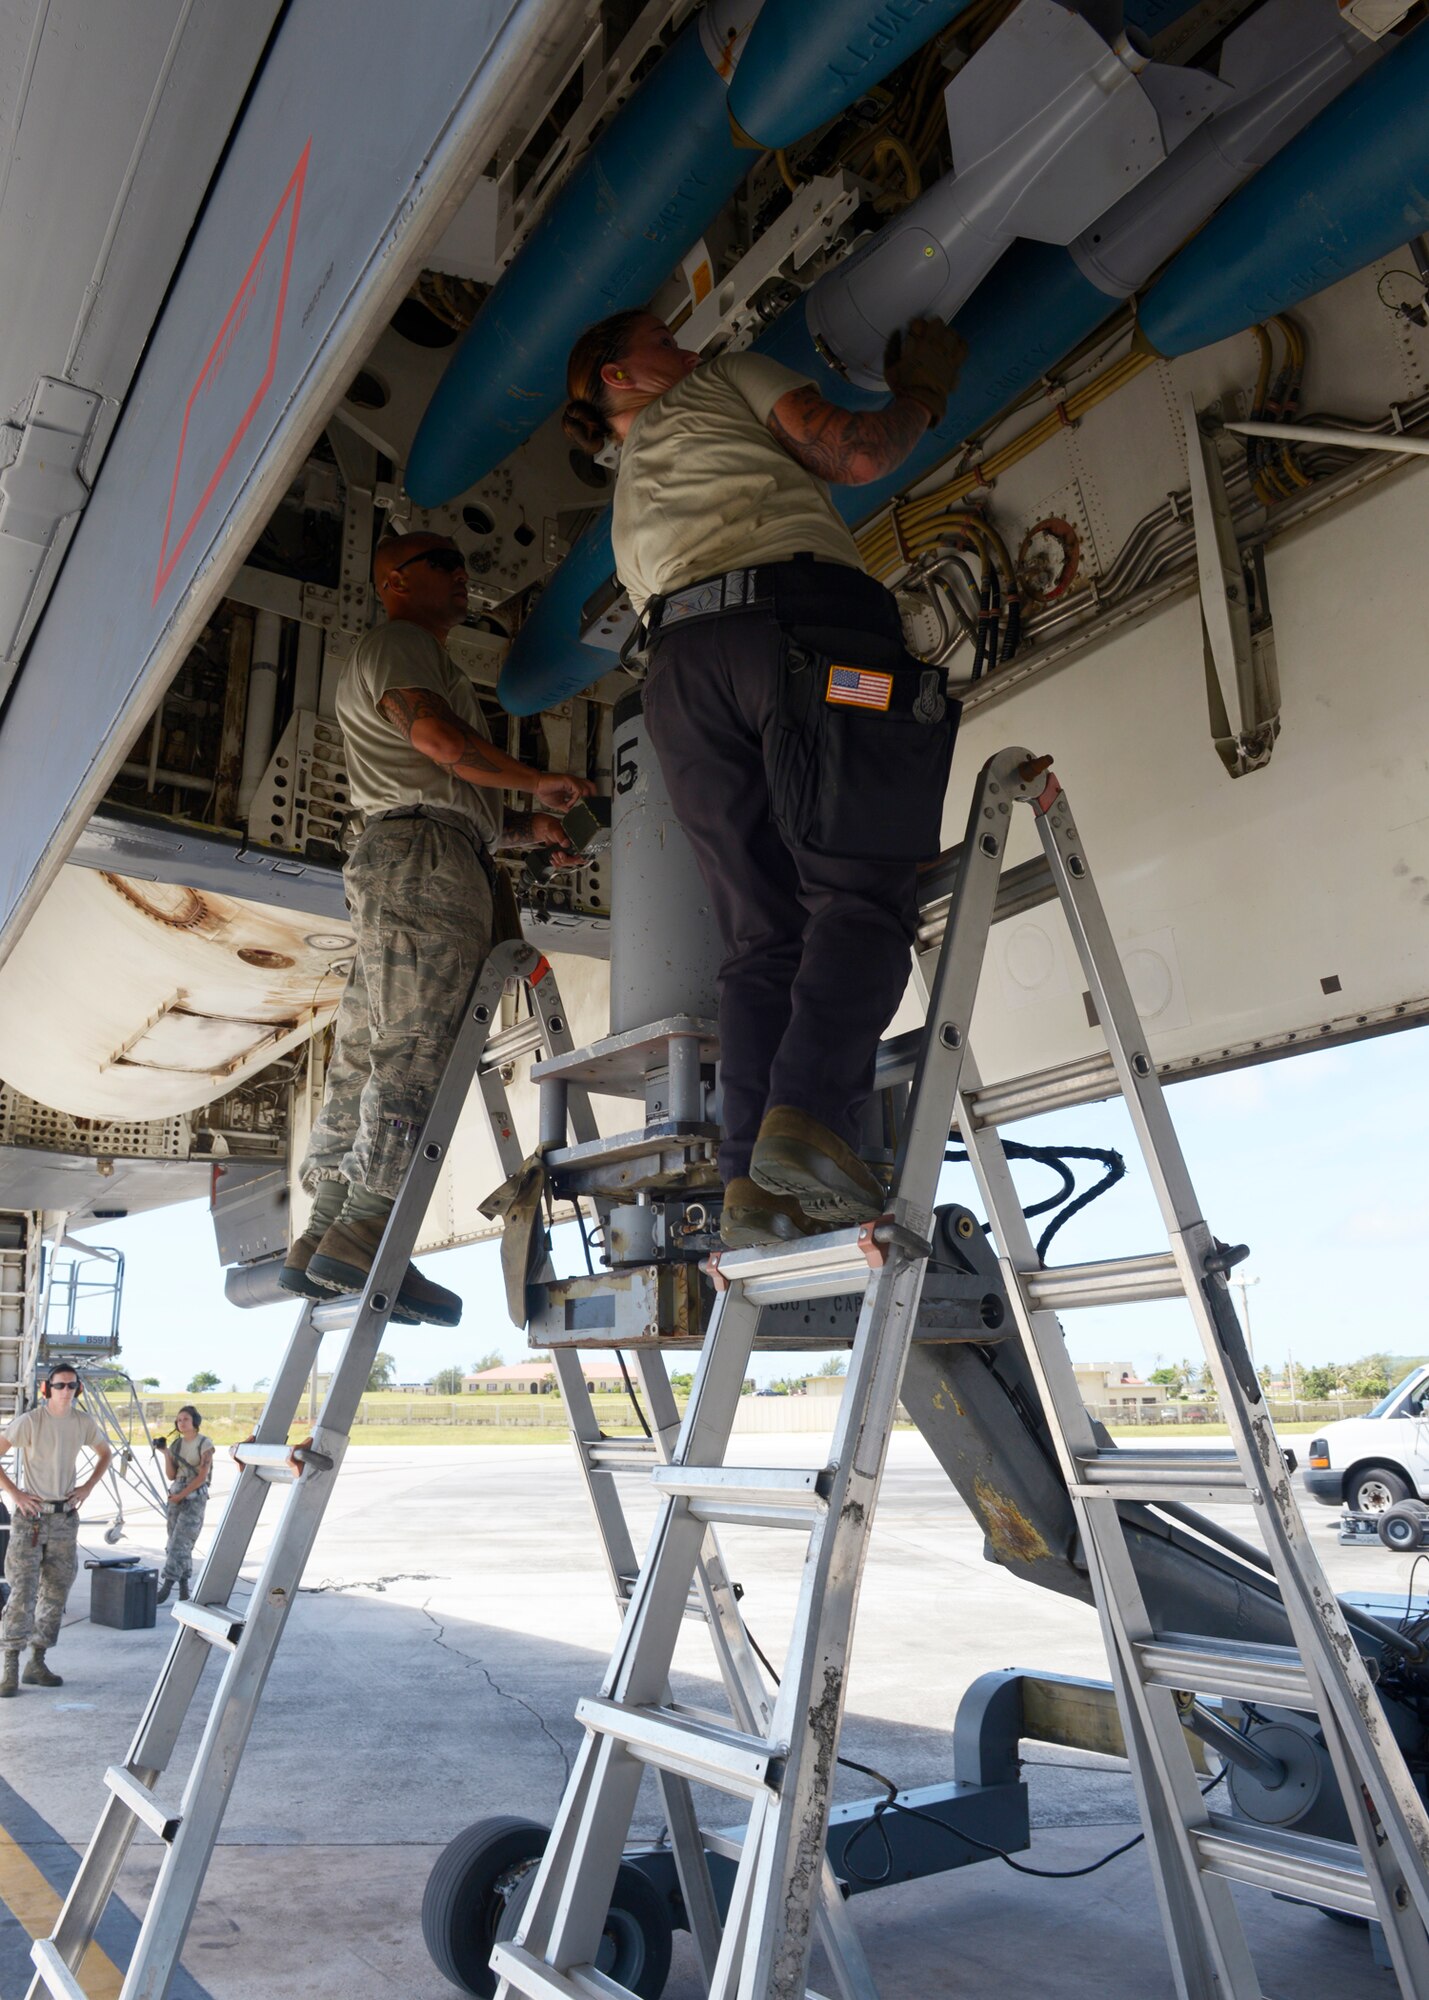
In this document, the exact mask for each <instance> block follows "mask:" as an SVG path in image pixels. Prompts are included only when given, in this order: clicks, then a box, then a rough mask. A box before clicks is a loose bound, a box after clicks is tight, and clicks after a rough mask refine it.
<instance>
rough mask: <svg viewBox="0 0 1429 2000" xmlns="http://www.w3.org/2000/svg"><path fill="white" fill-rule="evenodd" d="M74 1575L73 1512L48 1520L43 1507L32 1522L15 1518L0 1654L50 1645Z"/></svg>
mask: <svg viewBox="0 0 1429 2000" xmlns="http://www.w3.org/2000/svg"><path fill="white" fill-rule="evenodd" d="M78 1569H79V1514H78V1512H77V1511H76V1510H74V1509H67V1510H66V1511H65V1512H63V1513H60V1514H52V1513H51V1512H50V1511H49V1509H48V1507H47V1508H46V1510H45V1512H44V1513H43V1514H39V1515H37V1516H36V1517H35V1519H34V1520H27V1519H26V1517H25V1516H24V1515H23V1514H21V1513H19V1512H18V1511H16V1512H15V1514H14V1517H13V1519H12V1520H11V1522H10V1547H9V1549H8V1550H7V1551H6V1555H5V1581H6V1582H7V1583H8V1584H9V1586H10V1600H9V1602H8V1603H7V1604H6V1606H5V1613H4V1616H3V1617H0V1651H4V1652H10V1653H13V1652H18V1651H19V1649H20V1647H21V1646H39V1647H40V1648H42V1649H43V1648H45V1647H49V1646H53V1645H54V1643H55V1641H56V1640H57V1639H58V1638H59V1636H60V1620H61V1618H63V1616H64V1608H65V1599H66V1598H67V1597H68V1596H69V1593H70V1586H71V1585H72V1584H73V1582H74V1579H75V1574H76V1572H77V1571H78Z"/></svg>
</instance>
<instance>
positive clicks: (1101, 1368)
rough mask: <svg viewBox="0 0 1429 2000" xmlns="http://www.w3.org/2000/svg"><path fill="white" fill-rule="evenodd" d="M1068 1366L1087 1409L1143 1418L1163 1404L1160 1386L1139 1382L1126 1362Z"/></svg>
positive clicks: (1075, 1363)
mask: <svg viewBox="0 0 1429 2000" xmlns="http://www.w3.org/2000/svg"><path fill="white" fill-rule="evenodd" d="M1072 1366H1073V1373H1074V1374H1075V1375H1076V1378H1077V1387H1078V1389H1079V1390H1080V1391H1081V1396H1082V1401H1083V1402H1084V1403H1085V1404H1086V1405H1087V1407H1088V1409H1092V1410H1126V1411H1130V1412H1134V1413H1135V1414H1136V1415H1137V1416H1143V1417H1144V1416H1146V1415H1148V1414H1149V1413H1150V1412H1151V1411H1153V1410H1156V1409H1158V1408H1159V1407H1160V1405H1161V1404H1162V1403H1164V1402H1165V1401H1166V1400H1167V1398H1166V1393H1165V1391H1164V1390H1163V1389H1162V1388H1161V1387H1160V1385H1159V1384H1158V1383H1155V1382H1143V1381H1142V1380H1141V1378H1140V1377H1139V1376H1138V1375H1137V1373H1136V1370H1135V1369H1134V1368H1133V1367H1132V1366H1131V1364H1130V1362H1123V1361H1077V1362H1074V1363H1073V1364H1072Z"/></svg>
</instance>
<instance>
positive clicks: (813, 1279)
mask: <svg viewBox="0 0 1429 2000" xmlns="http://www.w3.org/2000/svg"><path fill="white" fill-rule="evenodd" d="M719 1273H720V1276H721V1277H722V1278H724V1279H726V1280H727V1281H728V1282H729V1283H730V1284H731V1285H733V1284H740V1285H742V1286H743V1287H744V1296H745V1297H746V1298H747V1299H752V1300H753V1301H754V1302H755V1303H756V1304H758V1305H778V1304H780V1303H781V1302H782V1301H783V1300H785V1299H792V1300H795V1301H797V1302H799V1303H802V1302H803V1301H804V1300H806V1299H834V1298H839V1297H841V1296H842V1294H844V1293H845V1292H861V1291H864V1290H866V1289H867V1286H868V1280H869V1277H870V1275H871V1268H870V1265H869V1262H868V1259H867V1258H866V1257H865V1256H864V1254H863V1251H862V1250H861V1249H860V1248H859V1232H858V1230H857V1229H831V1230H829V1231H827V1232H826V1233H825V1234H824V1235H821V1236H806V1237H803V1238H802V1239H801V1240H800V1241H799V1242H797V1243H779V1244H772V1245H770V1246H769V1248H767V1249H764V1248H761V1249H758V1250H726V1251H725V1252H724V1253H723V1254H722V1256H721V1257H720V1260H719Z"/></svg>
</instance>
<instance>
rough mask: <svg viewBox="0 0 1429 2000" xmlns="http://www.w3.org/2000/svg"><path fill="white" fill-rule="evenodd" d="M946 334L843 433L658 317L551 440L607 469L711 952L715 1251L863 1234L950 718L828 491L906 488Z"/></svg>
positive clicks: (949, 366) (908, 357)
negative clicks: (871, 1158)
mask: <svg viewBox="0 0 1429 2000" xmlns="http://www.w3.org/2000/svg"><path fill="white" fill-rule="evenodd" d="M966 351H967V350H966V347H965V344H964V343H963V341H962V340H961V338H960V336H959V335H957V334H956V333H954V332H953V331H951V330H950V329H949V328H948V327H946V326H945V325H943V323H942V322H941V321H939V320H914V321H913V322H912V324H911V325H910V326H909V327H908V329H907V330H906V332H905V333H904V334H903V335H902V336H901V337H900V338H898V339H896V340H895V341H894V342H893V343H891V344H890V350H889V355H888V358H887V364H886V379H887V382H888V386H889V388H890V389H891V390H892V391H893V399H892V401H891V402H890V403H888V404H887V405H885V406H884V407H883V408H882V409H878V410H861V411H852V410H845V409H842V408H840V407H838V406H837V405H835V404H832V403H829V402H826V401H825V400H824V398H823V397H822V396H821V395H820V394H819V393H818V390H817V389H816V388H815V387H814V385H813V384H812V383H811V382H809V381H808V380H807V379H806V378H805V377H802V376H799V375H796V374H794V373H793V372H792V371H791V370H789V369H787V368H785V367H783V366H781V365H780V364H779V363H778V362H775V361H772V360H770V359H768V358H767V357H765V356H762V355H757V354H722V355H720V356H718V357H717V358H716V359H714V360H713V361H709V362H704V363H702V362H701V361H700V360H699V357H698V356H697V355H695V354H691V353H688V352H686V351H684V350H682V349H681V348H679V347H678V346H676V344H675V340H674V337H673V335H672V334H671V333H670V331H669V329H668V328H667V327H666V326H665V325H664V324H663V322H662V321H660V320H659V319H657V318H656V317H655V316H654V315H653V314H651V313H648V312H638V311H637V312H624V313H617V314H615V315H613V316H612V317H611V318H609V319H606V320H602V321H601V322H600V323H599V324H598V325H596V326H593V327H591V328H589V329H588V330H587V331H586V332H585V333H584V334H582V336H581V338H580V339H579V340H578V341H577V343H576V345H575V347H574V349H573V350H572V353H571V357H570V363H569V367H568V371H567V388H568V392H569V395H570V401H569V402H568V403H567V404H566V407H565V412H564V417H563V422H564V426H565V430H566V434H567V436H568V437H569V438H570V439H571V440H572V442H573V443H575V444H577V445H579V446H580V447H581V448H582V449H584V450H585V451H588V452H590V453H592V454H594V453H595V452H598V451H600V450H602V449H603V448H604V447H605V446H606V445H608V444H610V443H612V442H616V443H618V445H619V448H620V450H619V470H618V473H617V476H616V484H615V499H614V512H613V517H612V540H613V546H614V552H615V560H616V569H617V571H618V574H619V577H620V581H621V582H622V584H624V586H625V588H626V589H627V590H628V591H629V593H630V599H631V602H632V604H633V605H634V607H635V610H636V612H637V613H639V614H640V615H641V616H642V619H643V622H644V629H645V634H646V639H645V644H646V651H647V657H648V658H649V662H650V664H649V675H648V678H647V680H646V683H645V690H644V709H645V722H646V727H647V728H648V730H649V733H650V740H651V742H652V744H653V745H654V747H655V751H656V754H657V756H658V757H659V760H660V768H661V770H662V772H663V774H664V777H665V782H666V785H667V787H668V789H669V794H670V800H671V803H672V805H673V806H674V809H675V814H676V817H677V818H678V820H679V822H680V825H681V826H682V827H683V828H684V831H685V833H686V835H687V836H688V838H689V841H690V844H691V846H692V848H693V849H694V853H695V858H696V860H697V862H698V864H699V868H700V873H701V875H702V877H703V879H704V882H705V886H706V888H707V890H708V892H709V896H710V902H711V906H712V908H713V910H714V913H715V918H716V921H717V923H718V925H719V930H720V935H721V938H722V941H723V945H724V952H725V956H724V961H723V964H722V967H721V970H720V976H719V996H720V997H719V1021H720V1057H721V1070H720V1074H721V1080H722V1088H723V1098H724V1142H723V1145H722V1147H721V1149H720V1174H721V1178H722V1180H723V1182H724V1189H725V1191H724V1206H723V1214H722V1221H721V1234H722V1237H723V1240H724V1241H725V1242H726V1243H729V1244H733V1245H751V1244H757V1243H767V1242H770V1241H772V1240H776V1239H788V1238H793V1237H797V1236H802V1235H807V1234H809V1233H811V1232H812V1231H814V1230H818V1229H828V1228H835V1227H838V1226H840V1225H843V1224H847V1223H852V1222H862V1221H867V1220H870V1219H872V1218H873V1217H875V1216H877V1215H878V1214H880V1213H881V1211H882V1209H883V1206H884V1195H883V1190H882V1188H881V1187H880V1185H879V1183H878V1181H877V1179H876V1178H875V1177H874V1175H873V1173H872V1172H871V1171H870V1169H869V1168H868V1166H867V1165H866V1164H865V1163H864V1161H863V1160H861V1159H860V1158H859V1156H858V1154H857V1152H856V1151H855V1148H854V1142H855V1135H856V1132H857V1124H858V1117H859V1113H860V1112H861V1110H862V1108H863V1105H864V1103H865V1102H866V1101H867V1099H868V1096H869V1094H870V1092H871V1090H872V1088H873V1072H874V1058H875V1054H876V1051H877V1046H878V1040H879V1037H880V1035H881V1034H882V1033H883V1030H884V1029H885V1028H886V1027H887V1025H888V1022H889V1020H890V1019H891V1018H892V1015H893V1012H894V1009H895V1008H896V1007H897V1005H898V1002H899V1000H900V999H901V997H902V994H903V989H904V987H905V985H906V983H907V979H908V972H909V949H910V946H911V944H912V940H913V936H914V929H915V917H916V899H915V894H914V875H915V868H916V864H917V863H918V861H920V860H923V859H927V858H930V857H931V856H933V855H935V854H936V853H937V851H938V846H939V838H940V832H941V817H942V803H943V795H944V792H945V790H946V786H947V778H948V768H949V764H950V761H951V757H952V746H953V736H954V733H955V730H956V725H957V707H956V704H954V703H950V702H949V701H948V700H947V697H946V695H945V693H944V676H943V675H942V673H941V672H940V671H939V670H937V669H936V668H930V667H928V666H927V665H926V664H925V663H924V662H922V661H919V660H915V659H913V658H912V656H911V655H910V654H908V652H907V651H906V650H905V647H904V642H903V632H902V625H901V622H900V619H899V615H898V610H897V607H896V605H895V603H894V600H893V598H892V596H891V595H890V593H889V592H888V591H886V590H885V589H884V588H883V587H882V585H881V584H879V583H877V582H876V581H875V580H874V579H873V578H871V577H869V576H868V575H867V573H866V572H865V570H864V567H863V563H862V560H861V558H860V556H859V552H858V547H857V544H856V543H855V542H854V540H853V537H852V535H851V534H850V533H849V531H848V528H847V527H846V526H845V524H844V522H843V521H842V519H841V518H840V517H839V515H838V513H837V512H836V510H835V508H834V506H833V503H832V501H831V500H830V498H829V493H828V488H827V486H826V484H825V482H826V481H832V482H834V483H836V484H840V485H853V486H857V485H863V484H866V483H868V482H870V481H872V480H876V479H881V478H882V477H884V475H885V474H887V473H889V472H892V471H893V470H894V469H895V468H896V467H897V466H898V465H900V464H901V463H902V462H903V460H904V459H905V458H906V457H907V455H908V453H909V452H910V451H911V450H912V448H913V446H914V444H915V443H916V442H917V440H918V439H919V438H920V437H921V436H922V435H923V433H924V431H925V430H926V429H927V428H928V427H929V425H930V424H936V423H938V422H939V421H940V420H941V418H942V415H943V412H944V410H945V408H946V405H947V399H948V396H949V394H950V393H951V391H952V389H953V388H954V386H955V385H956V382H957V376H958V370H959V367H960V365H961V362H962V357H963V355H964V354H965V353H966Z"/></svg>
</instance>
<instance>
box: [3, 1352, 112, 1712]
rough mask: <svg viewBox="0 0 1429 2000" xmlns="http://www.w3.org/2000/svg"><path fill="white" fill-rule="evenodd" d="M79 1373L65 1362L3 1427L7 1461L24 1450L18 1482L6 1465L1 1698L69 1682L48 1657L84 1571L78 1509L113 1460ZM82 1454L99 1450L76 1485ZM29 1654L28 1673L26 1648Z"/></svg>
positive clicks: (53, 1369)
mask: <svg viewBox="0 0 1429 2000" xmlns="http://www.w3.org/2000/svg"><path fill="white" fill-rule="evenodd" d="M78 1395H79V1376H78V1375H77V1374H76V1372H75V1370H74V1368H73V1367H72V1366H71V1365H70V1363H69V1362H68V1361H58V1362H56V1363H55V1365H54V1367H53V1368H51V1370H50V1372H49V1374H48V1375H47V1376H46V1377H45V1379H44V1381H43V1382H42V1383H41V1385H40V1401H39V1402H38V1403H36V1405H35V1407H34V1408H33V1409H32V1410H26V1411H25V1412H24V1413H23V1414H22V1415H20V1416H18V1417H11V1418H10V1419H9V1420H8V1421H7V1423H6V1425H5V1429H4V1431H3V1432H0V1458H3V1457H4V1456H5V1454H6V1453H7V1452H8V1451H11V1450H17V1451H18V1452H19V1454H20V1462H19V1465H18V1466H17V1467H16V1470H17V1471H18V1472H19V1474H20V1479H19V1483H18V1484H17V1483H16V1482H15V1480H13V1479H12V1478H11V1477H10V1475H9V1473H8V1472H6V1470H5V1468H4V1467H3V1466H0V1493H3V1494H4V1496H5V1498H6V1500H7V1501H8V1502H9V1504H10V1506H11V1508H12V1509H13V1511H14V1515H15V1518H14V1520H13V1521H12V1522H11V1523H10V1546H9V1548H8V1549H7V1550H6V1552H5V1581H6V1582H7V1583H8V1584H9V1586H10V1597H9V1601H8V1603H7V1604H6V1606H5V1611H4V1615H3V1616H0V1696H9V1695H15V1694H18V1693H19V1692H20V1684H21V1682H22V1681H23V1683H24V1685H25V1686H26V1687H42V1688H57V1687H63V1686H64V1681H63V1679H62V1677H61V1676H60V1675H59V1674H57V1673H55V1672H54V1670H53V1669H52V1668H50V1667H47V1666H46V1665H45V1654H46V1653H47V1652H48V1651H49V1650H50V1648H51V1646H53V1645H54V1644H55V1641H56V1640H57V1639H58V1638H59V1636H60V1620H61V1619H62V1618H63V1617H64V1608H65V1600H66V1598H67V1597H68V1596H69V1593H70V1587H71V1585H72V1584H73V1583H74V1579H75V1573H76V1572H77V1570H78V1569H79V1510H80V1508H81V1507H82V1506H83V1505H84V1503H85V1501H86V1500H87V1499H88V1498H89V1496H90V1494H91V1493H92V1492H93V1491H94V1489H95V1487H96V1486H97V1485H98V1484H99V1482H100V1480H101V1479H102V1478H103V1477H104V1474H105V1472H106V1470H107V1468H108V1465H109V1461H110V1459H111V1458H112V1457H113V1453H112V1452H111V1451H110V1449H109V1446H108V1445H107V1444H106V1443H105V1442H104V1432H103V1431H102V1430H101V1429H100V1427H99V1425H98V1424H97V1423H96V1422H95V1420H94V1418H93V1417H92V1416H91V1415H90V1414H89V1412H88V1410H77V1409H76V1408H75V1398H76V1397H77V1396H78ZM81 1451H92V1452H93V1453H94V1465H93V1467H92V1468H91V1470H90V1474H89V1477H88V1478H87V1479H84V1480H81V1481H80V1482H79V1483H78V1484H76V1482H75V1473H76V1472H77V1470H78V1468H79V1455H80V1453H81ZM27 1642H28V1644H29V1647H30V1658H29V1660H28V1662H27V1663H26V1666H25V1671H24V1673H23V1674H22V1673H21V1672H20V1670H19V1668H20V1650H21V1648H22V1647H23V1646H24V1645H25V1644H26V1643H27Z"/></svg>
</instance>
